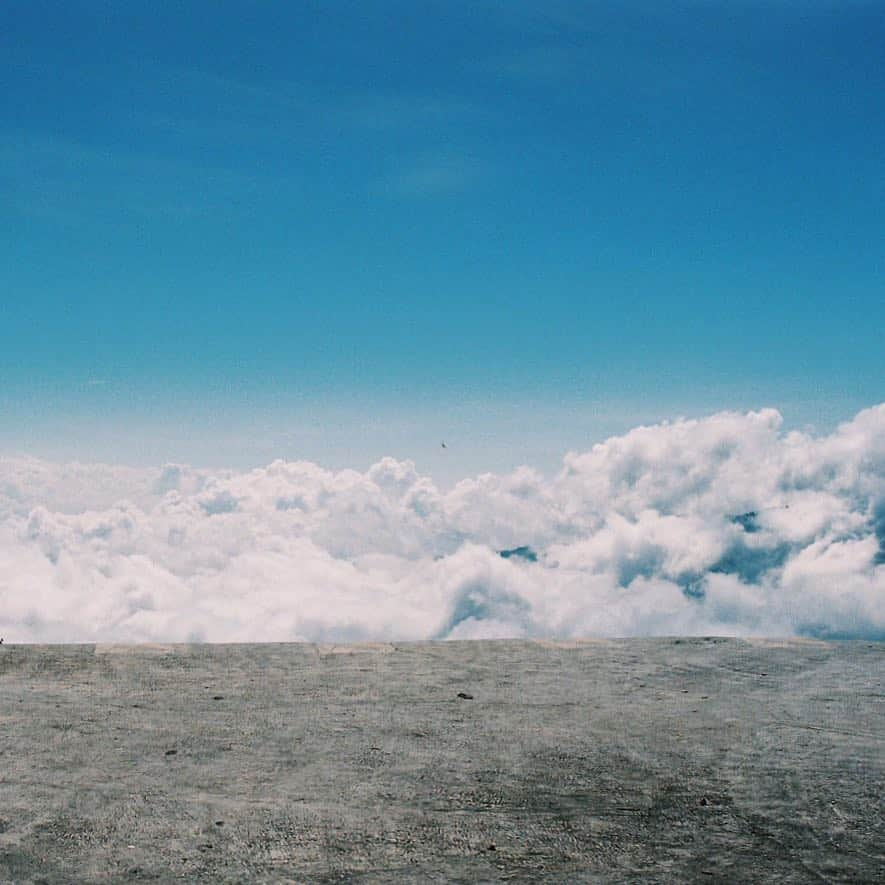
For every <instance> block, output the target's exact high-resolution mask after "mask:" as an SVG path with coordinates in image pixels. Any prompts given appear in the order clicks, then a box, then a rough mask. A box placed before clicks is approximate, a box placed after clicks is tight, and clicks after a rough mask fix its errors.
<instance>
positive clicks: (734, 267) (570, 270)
mask: <svg viewBox="0 0 885 885" xmlns="http://www.w3.org/2000/svg"><path fill="white" fill-rule="evenodd" d="M883 46H885V5H883V3H881V2H870V3H864V2H851V0H841V2H838V3H836V2H833V3H830V2H823V0H808V2H793V0H790V2H787V0H781V2H778V0H771V2H765V3H762V2H758V3H757V2H744V0H742V2H716V0H710V2H693V3H668V2H664V3H661V2H654V3H652V2H618V3H614V2H612V3H594V2H566V0H547V2H544V3H538V2H531V3H528V2H519V0H508V2H481V0H475V2H471V3H461V2H445V3H443V2H434V0H427V2H421V3H414V2H409V3H406V2H399V0H387V2H382V3H379V2H367V0H362V2H358V3H357V2H340V0H330V2H324V3H315V2H312V3H307V2H294V3H262V2H253V3H248V4H247V3H242V2H240V3H236V2H212V3H208V2H190V3H187V4H181V3H171V2H162V0H154V2H151V3H125V4H117V3H111V2H99V0H89V2H86V0H68V2H64V3H61V2H41V0H27V2H19V0H11V2H7V3H5V4H4V7H3V11H2V13H0V83H2V90H0V109H2V113H0V415H2V421H0V452H3V453H24V454H32V455H37V456H40V457H49V458H57V459H69V458H76V459H79V460H88V461H110V462H115V463H133V464H136V463H162V462H163V461H170V460H171V461H190V462H192V463H196V464H207V465H208V464H231V465H233V466H239V467H245V466H252V465H257V464H263V463H268V462H269V461H271V460H272V459H274V458H276V457H280V458H287V459H297V458H307V459H311V460H314V461H318V462H320V463H322V464H325V465H327V466H329V467H335V468H337V467H343V466H345V465H352V466H357V467H361V468H365V467H366V466H367V465H369V464H370V463H372V462H373V461H376V460H378V458H380V457H381V456H382V455H392V456H394V457H397V458H411V459H413V460H415V462H416V463H417V465H418V467H419V469H421V470H423V471H425V472H427V473H430V474H432V475H434V476H438V477H440V478H442V479H446V478H452V477H455V476H460V475H464V474H465V473H469V472H474V471H478V470H492V469H493V470H498V471H502V470H509V469H512V468H513V467H514V466H516V464H519V463H530V464H534V465H537V466H539V467H542V468H546V467H549V466H551V465H552V464H553V463H555V462H557V461H558V460H559V459H560V457H561V455H562V454H563V452H565V451H566V450H567V449H576V450H585V449H587V448H588V447H589V445H590V444H591V443H593V442H595V441H597V440H599V439H602V438H603V437H604V436H608V435H610V434H613V433H621V432H624V431H626V430H628V429H629V428H630V427H633V426H635V425H637V424H639V423H643V422H650V421H655V420H659V419H661V418H665V417H671V416H675V415H678V414H684V415H700V414H705V413H709V412H713V411H718V410H721V409H738V410H744V409H757V408H761V407H769V406H770V407H775V408H777V409H779V410H780V411H781V412H782V414H783V415H784V417H785V420H786V422H787V426H803V425H806V424H809V425H814V426H816V427H818V428H822V429H827V428H831V427H833V426H834V425H835V424H836V423H837V422H838V421H842V420H848V419H850V418H851V417H852V416H853V415H854V414H855V413H856V412H857V411H858V410H859V409H861V408H863V407H866V406H872V405H874V404H876V403H879V402H882V401H883V400H885V348H883V346H882V329H883V324H885V298H883V281H885V273H883V271H885V261H883V242H885V238H883V232H885V231H883V227H885V225H883V214H882V206H883V204H885V175H883V160H885V156H883V145H885V53H883V52H882V47H883ZM443 439H444V440H446V442H447V445H448V448H447V449H446V450H444V451H443V450H442V449H441V447H440V445H439V443H440V441H441V440H443Z"/></svg>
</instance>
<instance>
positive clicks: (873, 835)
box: [0, 639, 885, 883]
mask: <svg viewBox="0 0 885 885" xmlns="http://www.w3.org/2000/svg"><path fill="white" fill-rule="evenodd" d="M459 693H460V694H461V695H467V696H468V697H459ZM883 794H885V644H877V643H865V642H850V643H849V642H838V643H821V642H799V641H778V642H764V641H751V642H748V641H740V640H724V639H654V640H619V641H610V642H601V641H593V642H587V643H580V642H578V643H576V642H569V643H555V642H531V641H525V642H523V641H500V642H450V643H414V644H398V643H383V644H376V645H371V646H368V645H366V646H347V645H324V646H314V645H228V646H224V645H189V646H184V645H182V646H174V645H173V646H161V645H155V646H117V645H105V646H92V645H83V646H14V645H8V644H7V645H3V646H2V647H0V882H15V883H20V882H41V883H62V882H65V883H66V882H73V881H77V882H109V881H140V880H154V881H170V880H176V879H184V880H187V881H195V882H242V881H255V882H279V881H283V882H285V881H291V882H304V881H315V882H370V881H371V882H403V881H406V882H408V881H415V882H419V881H420V882H427V881H438V882H477V881H517V882H537V881H549V882H564V881H568V882H640V881H666V882H690V881H700V882H736V881H754V882H775V881H776V882H795V883H799V882H803V883H804V882H814V881H821V882H881V881H885V822H883V801H882V796H883Z"/></svg>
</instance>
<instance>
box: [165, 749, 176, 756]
mask: <svg viewBox="0 0 885 885" xmlns="http://www.w3.org/2000/svg"><path fill="white" fill-rule="evenodd" d="M176 753H178V750H167V751H166V755H167V756H174V755H175V754H176Z"/></svg>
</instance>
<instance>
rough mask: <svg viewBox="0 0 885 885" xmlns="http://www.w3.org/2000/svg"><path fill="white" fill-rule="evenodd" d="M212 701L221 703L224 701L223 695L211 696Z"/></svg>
mask: <svg viewBox="0 0 885 885" xmlns="http://www.w3.org/2000/svg"><path fill="white" fill-rule="evenodd" d="M212 700H213V701H223V700H224V695H223V694H215V695H212Z"/></svg>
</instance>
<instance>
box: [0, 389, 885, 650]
mask: <svg viewBox="0 0 885 885" xmlns="http://www.w3.org/2000/svg"><path fill="white" fill-rule="evenodd" d="M674 634H688V635H691V634H730V635H740V634H756V635H760V634H761V635H811V636H821V637H867V638H876V639H885V404H883V405H880V406H876V407H874V408H871V409H867V410H865V411H863V412H861V413H859V414H858V415H857V416H856V417H855V418H854V419H853V420H852V421H850V422H848V423H846V424H844V425H842V426H840V427H839V428H837V429H836V430H835V431H834V432H833V433H832V434H830V435H828V436H823V437H813V436H810V435H808V434H804V433H799V432H790V433H786V432H784V431H783V430H782V427H781V417H780V415H779V414H778V413H777V412H776V411H773V410H763V411H759V412H751V413H749V414H738V413H730V412H729V413H722V414H718V415H713V416H711V417H709V418H705V419H702V420H691V421H688V420H679V421H674V422H672V423H665V424H659V425H655V426H650V427H638V428H636V429H634V430H632V431H630V432H629V433H627V434H625V435H623V436H619V437H614V438H612V439H609V440H606V441H605V442H603V443H600V444H598V445H595V446H593V447H592V448H591V449H590V450H589V451H586V452H581V453H569V454H567V455H566V456H565V458H564V459H563V465H562V469H561V470H560V472H559V473H558V474H557V475H556V476H555V477H553V478H551V479H545V478H544V477H543V476H542V475H540V474H539V473H537V472H536V471H534V470H532V469H530V468H528V467H523V468H520V469H518V470H516V471H515V472H513V473H511V474H507V475H493V474H485V475H482V476H479V477H474V478H469V479H465V480H463V481H462V482H460V483H459V484H457V485H456V486H455V487H454V488H453V489H451V490H450V491H448V492H442V491H441V490H440V489H438V488H437V487H436V486H435V485H434V483H433V482H432V480H431V479H430V478H428V477H426V476H421V475H419V474H418V473H417V471H416V470H415V467H414V465H413V464H412V463H411V462H400V461H396V460H394V459H392V458H385V459H383V460H382V461H380V462H379V463H377V464H375V465H374V466H372V467H371V468H370V469H369V470H368V471H366V472H365V473H360V472H358V471H354V470H343V471H338V472H335V471H329V470H324V469H323V468H322V467H320V466H318V465H316V464H312V463H308V462H301V461H298V462H284V461H275V462H273V463H272V464H269V465H268V466H267V467H264V468H261V469H256V470H251V471H248V472H235V471H208V470H199V469H195V468H191V467H187V466H183V465H166V466H164V467H162V468H160V469H156V470H148V469H135V468H125V467H116V466H108V465H83V464H64V465H59V464H51V463H47V462H43V461H38V460H35V459H30V458H0V635H2V636H4V637H5V638H6V640H7V641H8V642H76V641H102V640H113V641H187V640H201V641H219V642H221V641H262V640H269V641H291V640H324V641H349V640H368V639H372V640H382V639H400V640H407V639H424V638H479V637H521V636H550V637H564V638H568V637H579V636H599V635H604V636H628V635H674Z"/></svg>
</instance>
